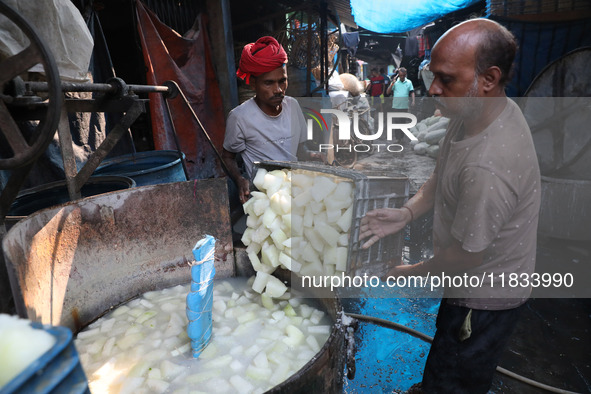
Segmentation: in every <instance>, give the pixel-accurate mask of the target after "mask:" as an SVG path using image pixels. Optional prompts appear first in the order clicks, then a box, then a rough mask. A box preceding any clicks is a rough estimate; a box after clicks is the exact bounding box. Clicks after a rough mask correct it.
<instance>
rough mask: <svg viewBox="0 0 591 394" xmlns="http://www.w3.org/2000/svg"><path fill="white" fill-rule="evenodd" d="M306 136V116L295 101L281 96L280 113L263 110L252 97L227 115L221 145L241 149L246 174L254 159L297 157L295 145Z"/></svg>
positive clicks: (249, 172) (235, 149)
mask: <svg viewBox="0 0 591 394" xmlns="http://www.w3.org/2000/svg"><path fill="white" fill-rule="evenodd" d="M305 139H306V120H305V119H304V115H303V114H302V110H301V108H300V105H299V104H298V102H297V101H296V100H295V99H294V98H293V97H289V96H285V97H284V98H283V103H282V110H281V113H280V114H279V115H277V116H269V115H267V114H265V113H264V112H263V111H262V110H261V109H260V108H259V106H258V105H257V103H256V102H255V101H254V98H251V99H250V100H248V101H245V102H244V103H242V104H241V105H239V106H238V107H236V108H234V109H233V110H232V111H231V112H230V114H229V115H228V120H227V122H226V135H225V138H224V149H226V150H227V151H228V152H232V153H240V154H241V155H242V159H243V160H244V164H245V166H246V171H247V173H248V176H249V177H251V176H252V170H253V163H254V162H255V161H266V160H278V161H297V151H298V145H299V144H300V143H301V142H303V141H305Z"/></svg>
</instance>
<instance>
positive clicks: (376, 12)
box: [351, 0, 478, 33]
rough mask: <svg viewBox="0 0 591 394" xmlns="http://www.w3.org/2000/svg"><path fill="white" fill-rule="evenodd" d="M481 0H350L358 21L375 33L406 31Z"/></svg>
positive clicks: (354, 15) (360, 24) (356, 21)
mask: <svg viewBox="0 0 591 394" xmlns="http://www.w3.org/2000/svg"><path fill="white" fill-rule="evenodd" d="M477 2H478V0H351V11H352V14H353V17H354V18H355V23H357V24H358V25H359V26H361V27H363V28H364V29H367V30H370V31H373V32H375V33H403V32H407V31H410V30H413V29H416V28H417V27H421V26H423V25H425V24H427V23H429V22H433V21H434V20H436V19H438V18H441V17H442V16H444V15H447V14H449V13H450V12H454V11H458V10H461V9H463V8H466V7H468V6H470V5H472V4H474V3H477Z"/></svg>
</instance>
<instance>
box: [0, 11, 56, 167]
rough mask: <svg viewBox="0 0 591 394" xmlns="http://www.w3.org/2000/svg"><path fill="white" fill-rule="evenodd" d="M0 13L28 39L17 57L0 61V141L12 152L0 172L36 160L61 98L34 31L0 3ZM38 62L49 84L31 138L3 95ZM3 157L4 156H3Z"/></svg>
mask: <svg viewBox="0 0 591 394" xmlns="http://www.w3.org/2000/svg"><path fill="white" fill-rule="evenodd" d="M0 14H3V15H4V16H6V17H7V18H8V19H9V20H10V21H12V22H13V23H14V24H15V25H16V26H17V27H18V28H19V29H21V31H22V32H23V33H24V34H25V35H26V37H27V38H28V39H29V41H30V44H29V46H28V47H27V48H25V49H24V50H22V51H21V52H19V53H18V54H16V55H14V56H11V57H9V58H7V59H5V60H2V61H0V141H3V142H2V143H3V145H4V144H7V145H8V147H9V148H10V151H11V152H12V153H11V155H10V154H8V157H0V170H5V169H12V168H18V167H22V166H24V165H26V164H29V163H31V162H33V161H34V160H36V159H37V157H39V156H40V155H41V154H42V153H43V152H44V151H45V150H46V149H47V146H48V145H49V143H50V142H51V140H52V138H53V135H54V134H55V131H56V129H57V126H58V122H59V119H60V115H61V108H62V102H63V96H62V92H61V81H60V77H59V72H58V68H57V65H56V63H55V60H54V59H53V55H52V54H51V52H50V50H49V48H48V47H47V46H46V45H45V44H44V42H43V41H42V40H41V38H40V37H39V35H38V34H37V33H36V31H35V29H34V28H33V27H32V26H31V25H30V24H29V23H28V22H27V21H26V20H25V19H24V18H23V17H22V16H21V15H19V14H18V12H16V11H15V10H14V9H12V8H11V7H9V6H7V5H6V4H4V3H3V2H1V1H0ZM38 63H41V64H42V65H43V68H44V71H45V77H46V79H47V84H48V97H47V99H46V100H45V103H44V105H43V107H44V110H43V111H42V113H41V115H40V116H39V122H38V124H37V125H36V126H35V127H34V130H33V132H32V133H31V134H30V137H27V136H26V135H25V134H23V131H22V130H21V129H20V128H19V126H18V123H17V120H15V119H14V117H13V115H12V113H11V108H15V107H16V106H17V105H19V104H17V103H16V101H17V100H16V98H15V97H13V96H10V95H7V94H6V90H7V86H8V85H9V83H10V82H11V81H12V80H13V79H14V78H16V77H17V76H19V75H20V74H23V73H25V72H26V71H27V70H28V69H30V68H31V67H33V66H34V65H36V64H38ZM5 155H6V153H5Z"/></svg>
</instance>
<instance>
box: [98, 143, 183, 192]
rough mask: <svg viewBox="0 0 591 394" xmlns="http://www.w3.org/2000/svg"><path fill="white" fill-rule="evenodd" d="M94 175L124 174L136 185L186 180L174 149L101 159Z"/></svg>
mask: <svg viewBox="0 0 591 394" xmlns="http://www.w3.org/2000/svg"><path fill="white" fill-rule="evenodd" d="M184 159H185V155H184V154H183V160H184ZM94 175H122V176H126V177H129V178H131V179H133V180H134V181H135V183H136V185H137V186H145V185H156V184H159V183H170V182H182V181H186V180H187V177H186V176H185V172H184V171H183V164H182V163H181V159H180V158H179V153H178V152H177V151H175V150H156V151H148V152H139V153H135V154H129V155H123V156H118V157H113V158H111V159H107V160H105V161H103V162H102V164H101V165H100V166H98V168H97V169H96V170H95V171H94Z"/></svg>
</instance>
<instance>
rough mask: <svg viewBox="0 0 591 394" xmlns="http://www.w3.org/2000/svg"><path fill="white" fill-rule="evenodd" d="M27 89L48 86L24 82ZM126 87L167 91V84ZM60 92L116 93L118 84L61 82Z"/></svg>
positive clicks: (147, 91)
mask: <svg viewBox="0 0 591 394" xmlns="http://www.w3.org/2000/svg"><path fill="white" fill-rule="evenodd" d="M25 87H26V90H27V91H32V92H47V91H49V86H48V84H47V82H25ZM127 88H128V89H129V90H130V91H133V92H134V93H168V92H169V88H168V87H167V86H154V85H127ZM61 90H62V92H97V93H116V92H117V91H118V90H119V86H117V85H116V84H108V83H76V82H62V83H61Z"/></svg>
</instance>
